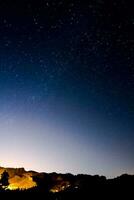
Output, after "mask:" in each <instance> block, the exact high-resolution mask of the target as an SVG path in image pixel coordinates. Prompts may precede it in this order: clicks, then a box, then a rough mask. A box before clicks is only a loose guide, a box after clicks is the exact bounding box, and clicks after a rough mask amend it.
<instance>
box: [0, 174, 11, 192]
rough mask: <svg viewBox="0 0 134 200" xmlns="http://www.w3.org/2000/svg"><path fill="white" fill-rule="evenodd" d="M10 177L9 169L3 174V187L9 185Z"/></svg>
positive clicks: (0, 181)
mask: <svg viewBox="0 0 134 200" xmlns="http://www.w3.org/2000/svg"><path fill="white" fill-rule="evenodd" d="M8 179H9V174H8V172H7V171H4V172H3V174H2V175H1V180H0V183H1V186H2V187H4V188H6V187H7V186H8V185H9V181H8Z"/></svg>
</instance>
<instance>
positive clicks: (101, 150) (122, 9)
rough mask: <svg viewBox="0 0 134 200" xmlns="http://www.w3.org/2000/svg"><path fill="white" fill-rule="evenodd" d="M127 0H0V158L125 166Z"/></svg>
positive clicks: (133, 29)
mask: <svg viewBox="0 0 134 200" xmlns="http://www.w3.org/2000/svg"><path fill="white" fill-rule="evenodd" d="M133 155H134V13H133V6H132V4H131V2H129V0H128V1H126V0H109V1H106V0H90V1H87V2H84V1H82V0H68V1H63V0H38V1H33V0H20V1H17V0H16V1H15V0H12V1H9V0H2V1H0V165H1V166H8V167H25V168H26V169H32V170H37V171H46V172H53V171H56V172H62V173H67V172H70V173H74V174H77V173H87V174H100V175H105V176H107V177H114V176H117V175H120V174H122V173H130V174H134V156H133Z"/></svg>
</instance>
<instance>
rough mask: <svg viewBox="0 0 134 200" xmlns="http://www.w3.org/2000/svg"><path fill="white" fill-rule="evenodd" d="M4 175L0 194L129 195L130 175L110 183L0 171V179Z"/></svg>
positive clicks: (89, 177) (102, 178)
mask: <svg viewBox="0 0 134 200" xmlns="http://www.w3.org/2000/svg"><path fill="white" fill-rule="evenodd" d="M4 172H7V173H8V185H7V186H6V188H5V187H3V186H2V183H1V185H0V195H2V194H5V193H6V194H7V193H8V194H9V193H10V194H11V193H12V194H20V193H21V194H39V193H40V194H43V195H44V196H45V198H46V199H61V200H62V199H79V198H81V199H83V198H84V196H85V197H91V196H94V197H95V196H99V197H104V198H105V197H106V196H107V195H106V194H107V193H108V194H109V195H110V196H111V197H113V198H116V195H117V193H118V194H119V195H120V196H121V195H128V194H130V193H131V192H132V191H133V185H134V175H128V174H123V175H121V176H119V177H116V178H113V179H107V178H106V177H105V176H99V175H84V174H78V175H73V174H69V173H68V174H60V173H59V174H58V173H56V172H53V173H45V172H43V173H39V172H35V171H26V170H25V169H24V168H3V167H0V177H2V174H3V173H4Z"/></svg>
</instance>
